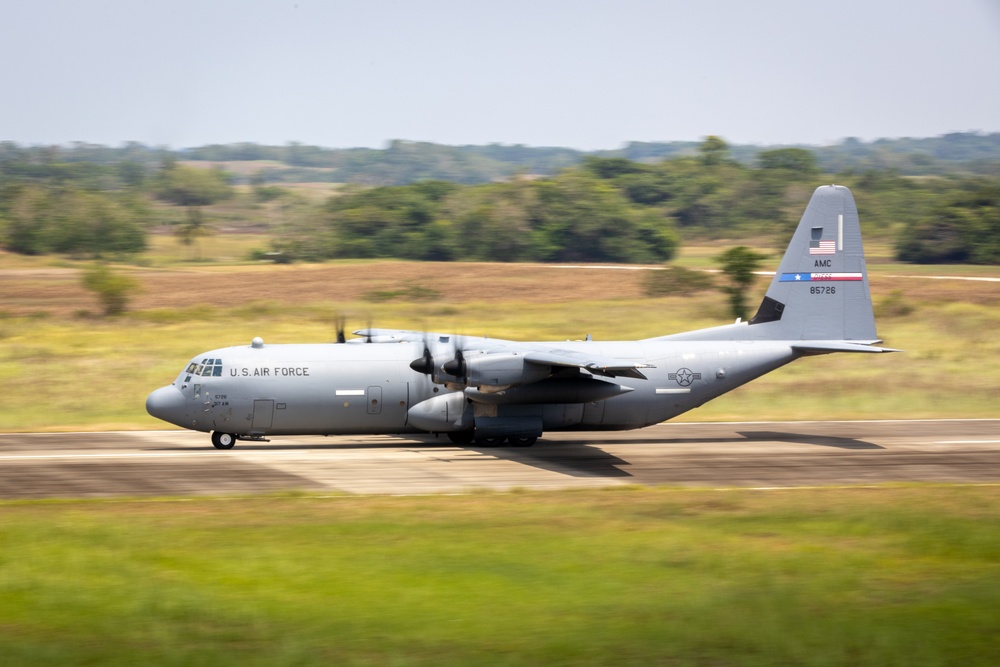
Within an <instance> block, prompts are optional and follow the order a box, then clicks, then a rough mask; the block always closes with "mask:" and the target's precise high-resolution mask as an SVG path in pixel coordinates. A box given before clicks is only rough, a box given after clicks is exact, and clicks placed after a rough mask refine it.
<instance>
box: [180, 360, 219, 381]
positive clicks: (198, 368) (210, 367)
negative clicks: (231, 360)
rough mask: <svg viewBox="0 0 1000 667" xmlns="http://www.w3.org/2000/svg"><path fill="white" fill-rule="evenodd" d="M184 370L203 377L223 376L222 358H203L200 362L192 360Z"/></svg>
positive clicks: (189, 373)
mask: <svg viewBox="0 0 1000 667" xmlns="http://www.w3.org/2000/svg"><path fill="white" fill-rule="evenodd" d="M184 372H185V373H187V374H188V375H200V376H202V377H217V378H218V377H222V359H202V360H201V363H200V364H199V363H197V362H195V361H192V362H191V363H190V364H189V365H188V367H187V370H186V371H184ZM189 379H190V378H189Z"/></svg>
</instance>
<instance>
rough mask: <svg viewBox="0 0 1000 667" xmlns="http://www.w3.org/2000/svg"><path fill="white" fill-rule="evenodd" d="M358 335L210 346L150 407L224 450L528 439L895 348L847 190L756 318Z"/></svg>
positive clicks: (636, 423) (830, 203) (825, 195)
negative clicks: (614, 330) (558, 335)
mask: <svg viewBox="0 0 1000 667" xmlns="http://www.w3.org/2000/svg"><path fill="white" fill-rule="evenodd" d="M355 334H356V335H359V336H360V338H354V339H351V340H350V341H347V342H346V344H338V343H327V344H302V345H298V344H296V345H265V344H264V342H263V341H262V340H261V339H260V338H254V340H253V342H252V343H251V344H250V345H249V346H238V347H227V348H222V349H217V350H210V351H208V352H203V353H201V354H199V355H197V356H196V357H195V358H194V359H192V360H191V362H190V363H189V364H188V365H187V367H186V368H185V369H184V370H183V371H182V372H181V373H180V375H178V376H177V379H176V380H174V382H173V383H172V384H170V385H168V386H166V387H161V388H160V389H157V390H155V391H154V392H153V393H151V394H150V395H149V397H148V398H147V399H146V410H147V411H148V412H149V414H151V415H152V416H154V417H157V418H159V419H162V420H164V421H167V422H170V423H171V424H176V425H177V426H181V427H184V428H188V429H193V430H196V431H203V432H211V433H212V444H213V445H215V447H217V448H218V449H230V448H232V447H233V445H234V444H235V443H236V441H237V440H256V441H262V440H265V439H266V437H267V436H277V435H346V434H405V433H444V434H447V435H448V437H449V438H450V439H451V440H452V441H453V442H456V443H463V444H467V443H471V442H473V441H475V442H476V443H477V444H479V445H483V446H490V445H492V446H497V445H501V444H503V443H508V444H509V445H512V446H529V445H532V444H534V443H535V441H536V439H537V438H538V437H540V436H541V435H542V434H543V433H544V432H545V431H566V430H577V431H599V430H623V429H634V428H641V427H643V426H649V425H652V424H657V423H659V422H662V421H665V420H667V419H670V418H672V417H676V416H677V415H679V414H681V413H683V412H687V411H688V410H691V409H692V408H696V407H698V406H700V405H702V404H703V403H705V402H706V401H709V400H711V399H713V398H715V397H717V396H721V395H722V394H724V393H726V392H728V391H731V390H732V389H735V388H736V387H739V386H740V385H743V384H745V383H747V382H749V381H751V380H754V379H756V378H758V377H760V376H762V375H764V374H765V373H769V372H770V371H773V370H775V369H777V368H779V367H781V366H784V365H785V364H787V363H789V362H792V361H795V360H796V359H798V358H800V357H806V356H812V355H818V354H829V353H833V352H867V353H879V352H891V351H893V350H890V349H888V348H882V347H875V345H876V344H878V343H881V342H882V341H880V340H878V337H877V335H876V333H875V316H874V313H873V311H872V302H871V294H870V292H869V289H868V274H867V271H866V269H865V257H864V250H863V248H862V245H861V227H860V223H859V221H858V212H857V208H856V206H855V204H854V197H853V196H852V195H851V192H850V190H848V189H847V188H845V187H841V186H835V185H834V186H823V187H820V188H817V190H816V192H815V193H814V194H813V196H812V199H811V200H810V201H809V205H808V207H807V208H806V211H805V213H804V214H803V216H802V220H801V221H800V222H799V225H798V228H797V229H796V230H795V234H794V235H793V236H792V240H791V243H790V244H789V246H788V249H787V250H786V251H785V255H784V257H783V258H782V260H781V264H780V266H779V267H778V271H777V273H776V274H775V276H774V278H773V279H772V280H771V285H770V287H769V288H768V290H767V293H766V295H765V296H764V299H763V301H761V304H760V307H759V308H758V310H757V314H756V315H755V316H754V317H753V319H751V320H750V321H749V322H741V321H739V320H737V321H736V323H735V324H729V325H725V326H719V327H714V328H710V329H701V330H698V331H689V332H685V333H677V334H671V335H667V336H659V337H656V338H647V339H645V340H636V341H614V342H598V341H594V340H590V339H589V337H588V340H582V341H559V342H515V341H509V340H499V339H494V338H479V337H470V336H456V335H452V334H442V333H431V332H420V331H402V330H389V329H372V328H368V329H362V330H360V331H356V332H355ZM341 340H343V337H342V336H341Z"/></svg>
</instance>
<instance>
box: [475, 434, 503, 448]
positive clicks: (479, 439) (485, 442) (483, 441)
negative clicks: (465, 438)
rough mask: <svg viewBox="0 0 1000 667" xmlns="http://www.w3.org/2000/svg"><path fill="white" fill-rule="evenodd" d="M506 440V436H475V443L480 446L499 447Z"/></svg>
mask: <svg viewBox="0 0 1000 667" xmlns="http://www.w3.org/2000/svg"><path fill="white" fill-rule="evenodd" d="M506 440H507V438H504V437H499V438H487V437H485V436H478V435H477V436H476V444H477V445H479V446H480V447H500V446H502V445H503V443H504V442H505V441H506Z"/></svg>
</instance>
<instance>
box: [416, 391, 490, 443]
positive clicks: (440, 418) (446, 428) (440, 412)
mask: <svg viewBox="0 0 1000 667" xmlns="http://www.w3.org/2000/svg"><path fill="white" fill-rule="evenodd" d="M466 413H468V414H466ZM406 415H407V423H408V424H409V425H410V426H415V427H416V428H419V429H421V430H424V431H430V432H432V433H447V432H450V431H465V430H467V429H470V428H472V426H473V423H474V422H473V418H472V406H470V405H469V402H468V400H467V399H466V398H465V394H463V393H462V392H460V391H458V392H453V393H450V394H439V395H437V396H434V397H432V398H428V399H427V400H426V401H421V402H420V403H417V404H416V405H414V406H413V407H412V408H410V409H409V410H408V411H407V413H406Z"/></svg>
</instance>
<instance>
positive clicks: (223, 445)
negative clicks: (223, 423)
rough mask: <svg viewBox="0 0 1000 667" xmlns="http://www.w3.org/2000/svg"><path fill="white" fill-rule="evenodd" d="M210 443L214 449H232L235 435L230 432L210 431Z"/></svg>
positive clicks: (234, 443)
mask: <svg viewBox="0 0 1000 667" xmlns="http://www.w3.org/2000/svg"><path fill="white" fill-rule="evenodd" d="M212 444H213V445H215V448H216V449H232V448H233V446H234V445H236V436H235V435H233V434H232V433H219V432H218V431H213V432H212Z"/></svg>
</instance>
